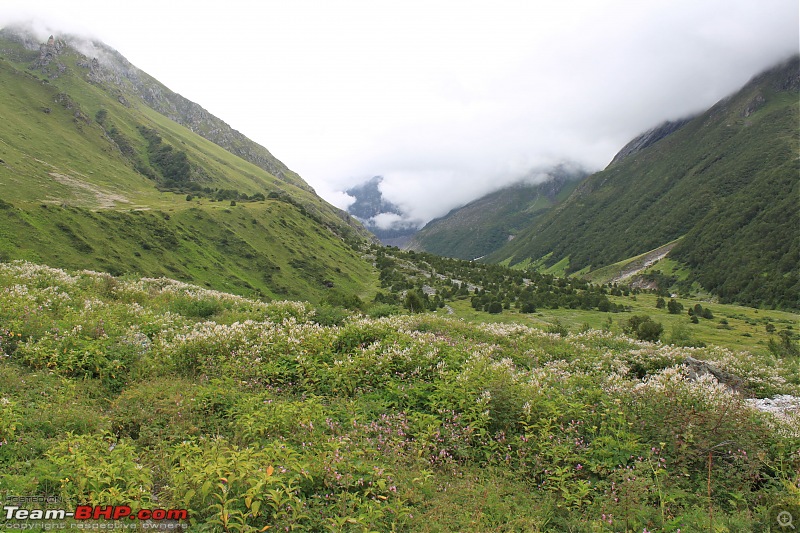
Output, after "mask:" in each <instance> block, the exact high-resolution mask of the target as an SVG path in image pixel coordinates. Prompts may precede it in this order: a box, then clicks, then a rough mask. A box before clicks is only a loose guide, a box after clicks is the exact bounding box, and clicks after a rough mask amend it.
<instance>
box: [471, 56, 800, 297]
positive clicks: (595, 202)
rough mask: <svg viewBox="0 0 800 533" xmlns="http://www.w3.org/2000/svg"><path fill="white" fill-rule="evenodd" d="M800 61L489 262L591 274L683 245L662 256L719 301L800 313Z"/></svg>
mask: <svg viewBox="0 0 800 533" xmlns="http://www.w3.org/2000/svg"><path fill="white" fill-rule="evenodd" d="M799 65H800V59H798V57H794V58H793V59H791V60H789V61H787V62H785V63H783V64H781V65H779V66H777V67H775V68H773V69H771V70H769V71H767V72H765V73H763V74H761V75H759V76H757V77H756V78H754V79H753V80H751V81H750V82H749V83H748V84H747V85H746V86H745V87H743V88H742V89H741V90H740V91H738V92H737V93H736V94H734V95H732V96H730V97H728V98H726V99H724V100H722V101H720V102H719V103H717V104H716V105H715V106H713V107H712V108H711V109H709V110H708V111H706V112H705V113H703V114H701V115H699V116H697V117H695V118H693V119H691V120H689V121H686V122H685V123H683V124H680V126H679V127H676V128H668V129H669V130H670V131H667V132H666V134H664V135H660V136H658V138H657V139H656V140H655V141H654V142H647V143H641V144H642V146H640V147H638V148H634V149H632V150H627V153H625V154H623V156H622V157H617V158H616V159H615V161H614V162H612V164H611V165H609V167H608V168H606V169H605V170H603V171H602V172H598V173H597V174H594V175H593V176H591V177H589V178H588V179H587V180H585V181H584V182H583V183H582V184H581V185H580V187H578V189H577V190H576V191H575V192H574V193H573V194H572V196H571V197H570V198H569V200H568V201H566V202H565V203H564V204H563V205H561V206H559V207H558V208H557V209H555V210H553V211H552V212H551V213H548V214H547V215H546V216H545V217H543V218H542V219H541V220H540V221H539V222H538V223H537V224H535V225H534V226H533V227H530V228H529V229H528V230H526V231H525V232H523V233H522V234H520V235H519V236H518V237H517V238H516V239H514V240H513V241H511V242H509V243H507V244H506V245H505V246H504V247H503V248H501V249H500V250H498V251H497V252H495V253H493V254H492V255H490V256H489V257H488V258H487V260H489V261H492V262H502V261H509V262H510V263H511V264H512V265H513V264H516V263H521V262H524V261H526V260H538V259H541V258H544V257H546V260H545V264H546V265H553V264H555V263H557V262H560V261H568V268H567V272H576V271H581V270H583V271H586V270H595V269H598V268H601V267H603V266H606V265H610V264H612V263H615V262H617V261H621V260H624V259H627V258H629V257H633V256H636V255H639V254H642V253H644V252H648V251H650V250H654V249H656V248H658V247H660V246H662V245H665V244H667V243H669V242H671V241H674V240H676V239H678V238H680V237H683V239H681V240H680V242H679V243H678V244H677V245H676V246H675V247H674V248H673V249H672V251H671V252H670V253H669V257H671V258H673V259H676V260H678V261H680V262H682V263H683V264H685V265H687V266H688V267H689V268H690V272H691V273H690V279H691V280H694V281H699V282H700V283H701V284H702V285H703V286H704V287H705V288H706V289H707V290H710V291H712V292H713V293H714V294H716V295H718V296H719V297H720V299H722V300H723V301H726V302H731V301H735V302H741V303H747V304H749V305H768V306H773V305H774V306H780V307H793V308H797V307H798V305H799V304H798V294H800V282H799V281H798V273H797V265H798V264H800V247H799V246H798V240H797V236H798V233H797V231H798V228H800V212H799V210H798V200H799V199H800V194H798V193H799V192H800V191H798V175H800V166H799V165H798V158H797V154H798V151H799V150H800V140H799V139H798V128H797V124H798V115H799V113H798V108H799V107H800V106H798V89H800V75H799V74H798V67H799ZM626 148H630V145H629V147H626Z"/></svg>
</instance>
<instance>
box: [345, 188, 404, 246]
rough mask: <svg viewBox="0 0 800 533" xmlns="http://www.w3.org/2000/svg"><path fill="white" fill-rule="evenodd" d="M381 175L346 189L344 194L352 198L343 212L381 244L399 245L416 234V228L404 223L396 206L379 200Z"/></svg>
mask: <svg viewBox="0 0 800 533" xmlns="http://www.w3.org/2000/svg"><path fill="white" fill-rule="evenodd" d="M382 182H383V177H382V176H373V177H372V178H370V179H369V180H367V181H365V182H364V183H361V184H359V185H356V186H355V187H351V188H349V189H347V190H346V191H345V192H346V193H347V194H348V195H350V196H352V197H353V198H355V202H353V203H352V204H351V205H350V206H349V207H348V208H347V212H348V213H350V214H351V215H353V216H354V217H356V218H357V219H358V220H359V221H360V222H361V223H362V224H363V225H364V226H365V227H366V228H367V229H368V230H369V231H370V232H372V234H373V235H375V236H376V237H377V238H378V239H379V240H380V241H381V242H382V243H383V244H386V245H389V246H403V245H404V244H405V243H406V242H407V241H408V239H409V238H410V237H411V235H413V234H414V233H416V231H417V228H418V226H417V225H416V224H413V223H408V222H407V221H405V220H404V213H403V211H402V209H400V207H398V206H396V205H395V204H393V203H392V202H390V201H388V200H386V199H385V198H384V197H383V193H382V192H381V190H380V184H381V183H382Z"/></svg>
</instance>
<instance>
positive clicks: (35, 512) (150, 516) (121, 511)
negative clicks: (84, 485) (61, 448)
mask: <svg viewBox="0 0 800 533" xmlns="http://www.w3.org/2000/svg"><path fill="white" fill-rule="evenodd" d="M3 510H4V515H5V516H4V517H5V519H6V524H5V526H4V529H20V530H23V529H28V530H32V529H48V530H49V529H119V528H120V526H122V527H123V528H124V529H137V525H140V526H141V529H156V530H159V529H178V528H181V529H183V528H185V526H186V524H185V523H182V521H185V520H187V519H188V518H189V511H187V510H186V509H138V510H136V511H134V510H133V509H131V507H130V506H128V505H79V506H77V507H76V508H75V510H74V511H67V510H66V509H24V508H23V507H21V506H20V505H4V506H3ZM58 520H60V521H66V520H71V522H70V524H69V527H67V523H66V522H62V523H61V524H53V522H54V521H58ZM100 520H105V521H114V520H117V521H131V522H129V523H125V522H117V523H116V526H114V523H113V522H111V523H109V522H102V524H103V526H104V527H92V526H93V525H97V526H99V525H100V524H99V523H98V522H97V521H100ZM12 524H16V525H18V526H20V527H14V526H13V525H12ZM45 524H48V525H49V526H50V527H44V525H45ZM123 524H124V525H123ZM9 525H12V526H11V527H9ZM54 525H55V526H60V527H52V526H54ZM23 526H24V527H23ZM165 526H167V527H165Z"/></svg>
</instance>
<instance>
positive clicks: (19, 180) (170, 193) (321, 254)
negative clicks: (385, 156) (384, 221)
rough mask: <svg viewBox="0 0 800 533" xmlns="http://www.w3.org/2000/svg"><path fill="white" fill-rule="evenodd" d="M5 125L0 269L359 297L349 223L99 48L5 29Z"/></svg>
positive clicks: (253, 148) (358, 262) (365, 272)
mask: <svg viewBox="0 0 800 533" xmlns="http://www.w3.org/2000/svg"><path fill="white" fill-rule="evenodd" d="M254 112H257V109H254ZM0 116H2V117H3V120H2V121H0V139H2V142H0V190H2V193H0V260H4V261H8V260H13V259H28V260H33V261H37V262H43V263H47V264H50V265H53V266H57V267H64V268H86V269H97V270H104V271H109V272H112V273H115V274H124V273H138V274H140V275H145V276H169V277H172V278H179V279H182V280H186V281H192V282H195V283H199V284H204V285H206V286H207V287H212V288H216V289H221V290H227V291H232V292H238V293H244V294H251V295H260V296H265V297H269V298H284V297H294V298H303V299H309V300H312V301H319V300H323V299H326V298H329V297H332V298H336V297H338V295H339V294H340V293H346V294H361V293H363V292H364V291H365V290H367V289H366V287H367V286H368V285H369V284H368V280H370V279H371V276H373V272H372V269H371V268H370V266H369V265H368V264H366V263H365V262H364V261H363V260H362V259H361V254H360V251H359V250H358V245H359V243H361V242H363V241H364V240H366V239H371V238H372V237H371V235H370V234H369V233H368V232H367V231H366V230H365V229H364V228H363V227H362V226H361V225H360V224H359V223H358V222H357V221H355V220H354V219H353V218H352V217H350V216H349V215H347V213H345V212H344V211H342V210H340V209H337V208H335V207H333V206H332V205H330V204H328V203H327V202H325V201H324V200H323V199H322V198H320V197H319V196H317V195H316V193H315V192H314V191H313V189H312V188H311V187H310V186H309V185H308V184H307V183H305V182H304V181H303V180H302V179H301V178H300V177H299V176H298V175H297V174H295V173H294V172H292V171H291V170H289V169H288V168H287V167H286V165H284V164H283V163H281V162H280V161H279V160H278V159H276V158H275V157H274V156H273V155H272V154H271V153H270V152H269V151H268V150H267V149H266V148H264V147H262V146H260V145H258V144H257V143H255V142H253V141H252V140H250V139H248V138H247V137H245V136H244V135H243V134H241V133H240V132H238V131H236V130H234V129H233V128H231V127H230V126H229V125H228V124H226V123H225V122H223V121H222V120H221V119H219V118H217V117H214V116H213V115H211V114H210V113H209V112H208V111H206V110H205V109H203V108H202V107H201V106H199V105H198V104H195V103H193V102H190V101H189V100H187V99H185V98H183V97H182V96H180V95H178V94H176V93H174V92H172V91H170V90H169V89H168V88H167V87H165V86H164V85H163V84H161V83H159V82H158V81H157V80H155V79H153V78H152V77H150V76H149V75H147V74H146V73H144V72H142V71H141V70H139V69H137V68H136V67H134V66H133V65H131V64H130V63H129V62H128V61H127V60H125V58H124V57H123V56H122V55H121V54H119V53H118V52H116V51H115V50H113V49H111V48H109V47H108V46H106V45H104V44H102V43H100V42H97V41H91V40H88V39H85V38H82V37H76V36H70V35H64V36H60V35H59V36H51V37H50V38H49V39H46V40H44V41H41V40H40V39H37V38H36V37H35V36H34V35H33V33H32V32H30V31H28V30H26V29H24V28H22V27H6V28H4V29H3V30H2V31H0Z"/></svg>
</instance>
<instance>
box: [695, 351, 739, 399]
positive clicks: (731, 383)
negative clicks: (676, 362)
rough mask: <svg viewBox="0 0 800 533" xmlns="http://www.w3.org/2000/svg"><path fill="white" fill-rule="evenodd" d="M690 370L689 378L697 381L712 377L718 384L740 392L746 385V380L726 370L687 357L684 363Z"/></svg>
mask: <svg viewBox="0 0 800 533" xmlns="http://www.w3.org/2000/svg"><path fill="white" fill-rule="evenodd" d="M683 363H684V364H685V365H686V367H687V368H688V370H689V373H688V376H687V377H688V378H689V379H690V380H693V381H694V380H697V379H700V378H701V377H703V376H705V375H712V376H714V378H716V380H717V381H718V382H720V383H721V384H722V385H725V386H726V387H729V388H730V389H732V390H735V391H738V390H740V389H741V388H742V386H743V385H744V380H742V378H740V377H739V376H735V375H733V374H731V373H729V372H725V371H724V370H720V369H719V368H717V367H715V366H714V365H712V364H711V363H709V362H707V361H701V360H699V359H695V358H694V357H687V358H686V359H685V360H684V362H683Z"/></svg>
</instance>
